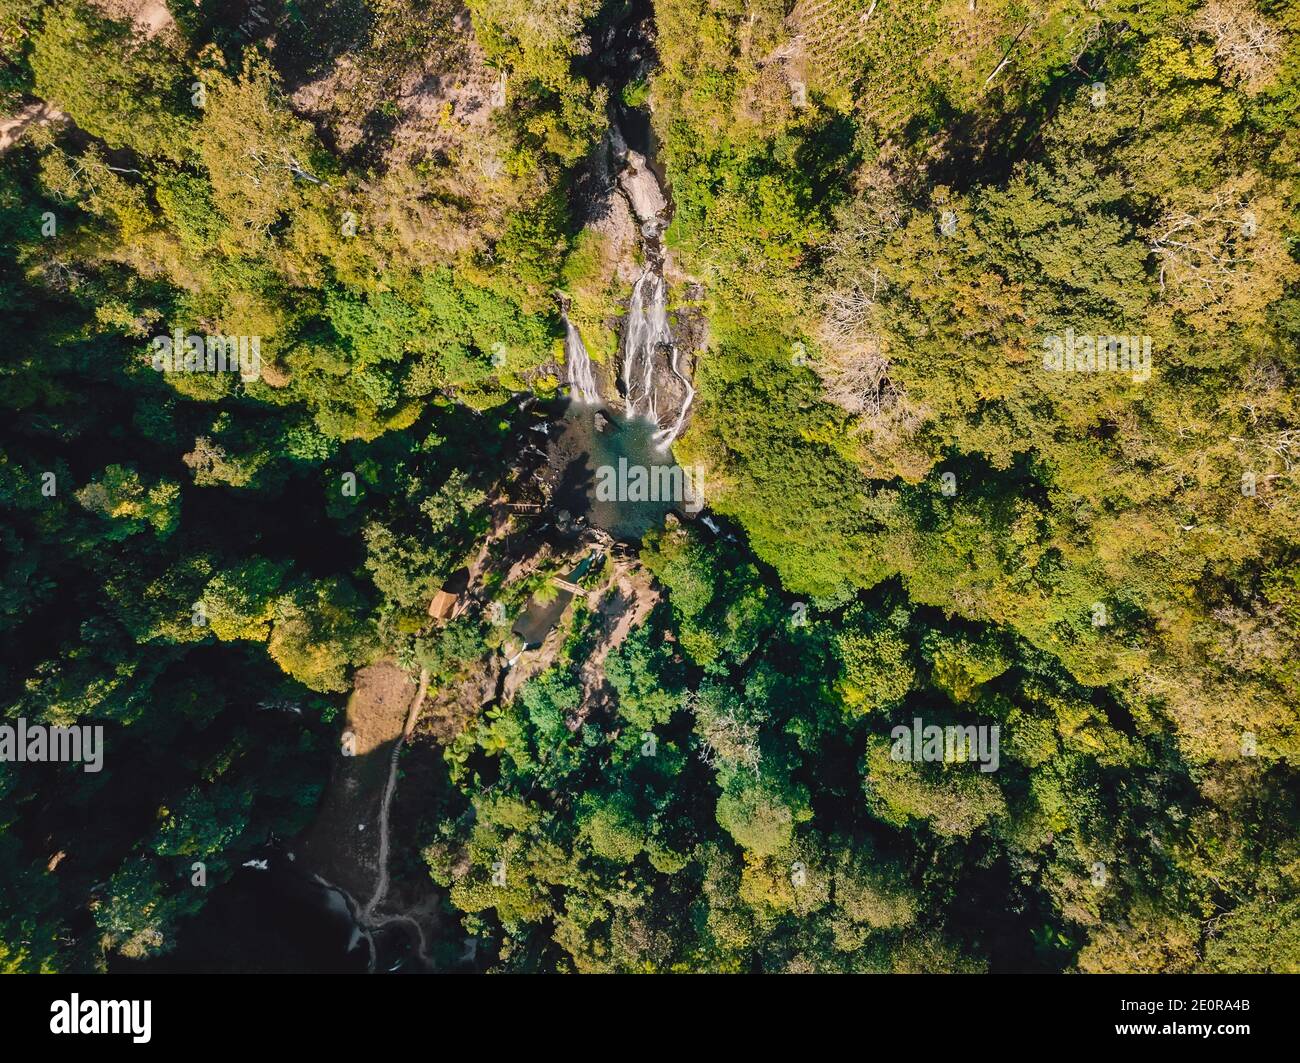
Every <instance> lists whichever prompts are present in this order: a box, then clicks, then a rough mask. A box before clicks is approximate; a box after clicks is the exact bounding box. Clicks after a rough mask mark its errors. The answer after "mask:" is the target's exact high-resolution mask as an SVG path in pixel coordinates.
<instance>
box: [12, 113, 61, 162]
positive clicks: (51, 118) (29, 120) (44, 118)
mask: <svg viewBox="0 0 1300 1063" xmlns="http://www.w3.org/2000/svg"><path fill="white" fill-rule="evenodd" d="M62 117H63V112H62V111H60V110H59V109H58V108H57V107H51V106H50V105H49V104H48V103H45V102H43V101H37V102H36V103H29V104H28V105H27V106H26V107H24V108H23V109H22V110H21V111H19V112H18V113H17V114H15V115H13V116H11V117H9V118H4V119H0V154H3V153H4V152H6V151H8V150H9V149H10V148H11V147H13V145H14V144H16V143H18V138H19V137H21V136H22V135H23V133H24V132H25V131H26V130H27V128H28V126H32V125H45V124H46V123H48V122H57V121H58V120H59V119H60V118H62Z"/></svg>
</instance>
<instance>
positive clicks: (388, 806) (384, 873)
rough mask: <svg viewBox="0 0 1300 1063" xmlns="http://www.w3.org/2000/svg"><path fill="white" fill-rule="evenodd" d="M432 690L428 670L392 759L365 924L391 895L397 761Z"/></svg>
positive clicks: (416, 694) (385, 787)
mask: <svg viewBox="0 0 1300 1063" xmlns="http://www.w3.org/2000/svg"><path fill="white" fill-rule="evenodd" d="M428 691H429V670H428V669H427V668H425V669H424V670H422V671H421V672H420V688H419V689H418V690H417V691H416V693H415V697H414V698H412V699H411V707H410V710H409V711H408V712H407V714H406V725H405V726H404V727H403V728H402V736H401V737H400V738H399V739H398V740H397V744H396V745H395V746H393V753H392V756H390V757H389V758H388V782H387V783H386V784H385V786H384V798H383V803H382V804H381V805H380V809H379V877H378V878H377V879H376V880H375V892H374V893H372V894H371V895H370V901H369V903H368V904H367V905H366V907H365V910H364V911H363V912H362V913H361V918H362V921H363V922H365V923H370V922H371V920H372V919H373V918H374V914H375V909H376V908H377V907H378V906H379V903H380V902H381V901H382V900H383V899H384V897H385V896H386V895H387V894H388V852H389V849H390V847H391V846H390V840H389V813H390V812H391V811H392V807H393V794H394V793H395V792H396V790H397V761H398V758H399V757H400V756H401V754H402V747H403V746H404V745H405V744H406V743H407V742H408V741H409V740H410V738H411V735H412V734H414V733H415V725H416V723H417V722H418V721H419V719H420V709H421V708H422V707H423V705H424V696H425V694H427V693H428ZM421 939H423V935H421Z"/></svg>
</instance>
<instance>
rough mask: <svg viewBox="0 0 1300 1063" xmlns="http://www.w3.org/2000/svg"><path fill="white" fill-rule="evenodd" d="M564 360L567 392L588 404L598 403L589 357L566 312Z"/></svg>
mask: <svg viewBox="0 0 1300 1063" xmlns="http://www.w3.org/2000/svg"><path fill="white" fill-rule="evenodd" d="M564 361H565V363H566V364H567V365H568V367H569V394H570V396H571V397H572V398H573V400H574V401H575V402H582V403H586V404H587V405H588V406H594V405H596V404H597V403H599V402H600V392H599V391H597V390H596V379H595V377H594V376H592V372H591V358H590V356H589V355H588V354H587V348H586V347H585V346H584V345H583V342H582V337H581V336H580V335H579V334H578V330H577V329H576V328H574V326H573V322H571V321H570V320H569V318H568V315H567V314H566V315H565V316H564Z"/></svg>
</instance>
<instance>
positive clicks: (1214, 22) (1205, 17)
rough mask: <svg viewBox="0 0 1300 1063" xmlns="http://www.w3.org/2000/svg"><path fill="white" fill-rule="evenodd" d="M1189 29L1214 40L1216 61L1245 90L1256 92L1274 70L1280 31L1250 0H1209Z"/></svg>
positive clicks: (1280, 50)
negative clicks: (1265, 18)
mask: <svg viewBox="0 0 1300 1063" xmlns="http://www.w3.org/2000/svg"><path fill="white" fill-rule="evenodd" d="M1192 29H1194V30H1196V31H1197V32H1198V33H1204V34H1205V35H1206V36H1208V37H1209V38H1210V39H1211V40H1213V41H1214V54H1215V55H1216V56H1217V57H1218V59H1219V62H1220V63H1222V64H1223V66H1224V68H1225V69H1226V70H1227V71H1228V73H1230V74H1231V75H1232V76H1233V77H1235V78H1236V79H1237V80H1238V81H1240V82H1241V85H1242V88H1244V89H1245V90H1246V91H1247V92H1249V93H1255V92H1258V91H1259V90H1260V89H1262V88H1263V87H1264V86H1265V85H1266V84H1267V83H1268V82H1269V81H1271V80H1272V79H1273V76H1274V75H1275V74H1276V73H1277V68H1278V62H1279V59H1280V57H1281V54H1282V35H1281V34H1280V33H1279V32H1278V30H1277V29H1276V28H1275V27H1274V26H1272V25H1271V24H1270V23H1268V22H1267V21H1265V20H1264V19H1263V18H1262V17H1260V15H1259V12H1258V11H1256V9H1255V6H1254V4H1252V3H1251V2H1250V0H1209V2H1208V3H1207V4H1206V5H1205V6H1204V7H1202V8H1201V9H1200V10H1199V11H1198V12H1197V13H1196V17H1195V18H1194V19H1193V20H1192Z"/></svg>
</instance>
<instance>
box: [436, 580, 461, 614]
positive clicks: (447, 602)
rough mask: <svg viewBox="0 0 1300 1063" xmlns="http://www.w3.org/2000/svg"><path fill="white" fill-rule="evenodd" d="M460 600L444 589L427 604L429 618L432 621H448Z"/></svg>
mask: <svg viewBox="0 0 1300 1063" xmlns="http://www.w3.org/2000/svg"><path fill="white" fill-rule="evenodd" d="M459 600H460V599H459V598H458V597H457V596H456V595H454V594H452V593H451V592H450V591H448V590H447V589H446V588H445V587H444V588H443V589H442V590H440V591H439V592H438V593H437V594H435V595H434V596H433V601H431V602H430V603H429V616H430V617H432V618H433V619H434V620H449V619H451V617H452V615H453V614H454V613H455V611H456V603H457V602H458V601H459Z"/></svg>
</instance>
